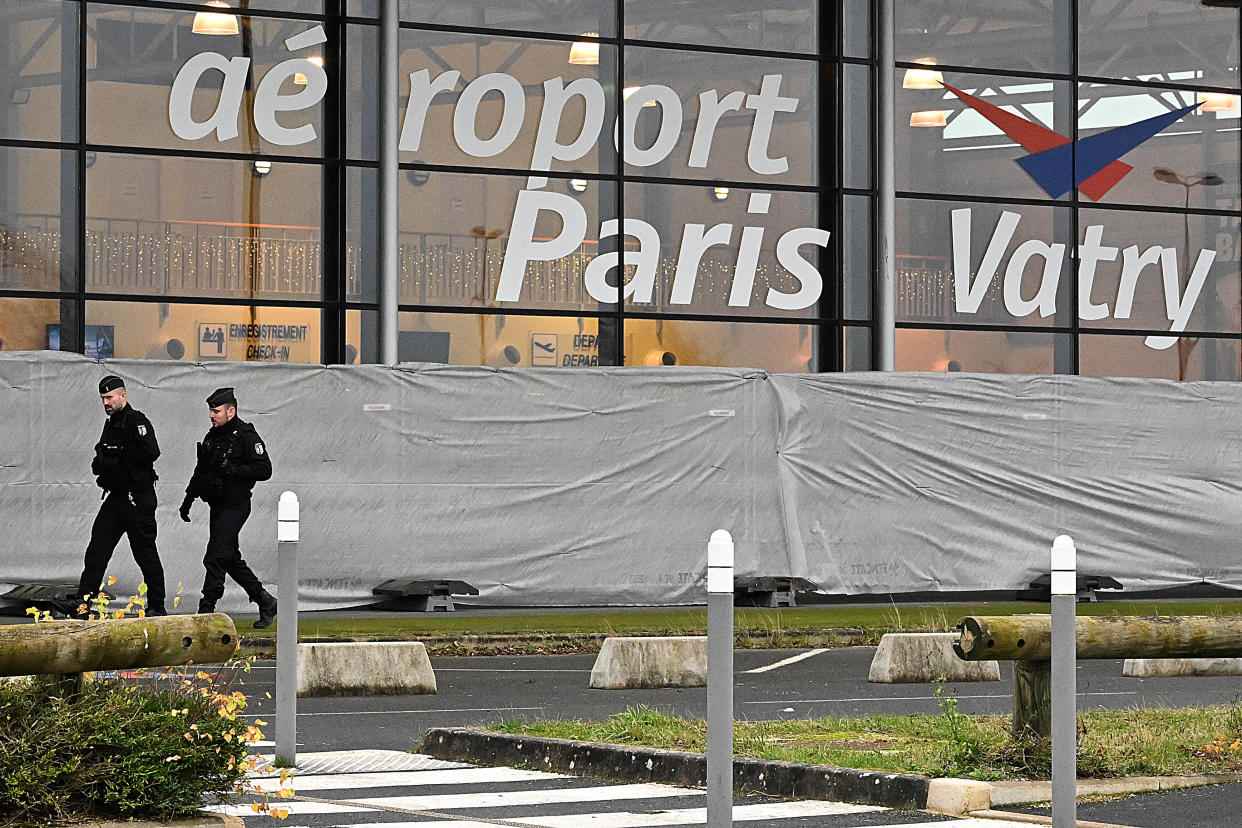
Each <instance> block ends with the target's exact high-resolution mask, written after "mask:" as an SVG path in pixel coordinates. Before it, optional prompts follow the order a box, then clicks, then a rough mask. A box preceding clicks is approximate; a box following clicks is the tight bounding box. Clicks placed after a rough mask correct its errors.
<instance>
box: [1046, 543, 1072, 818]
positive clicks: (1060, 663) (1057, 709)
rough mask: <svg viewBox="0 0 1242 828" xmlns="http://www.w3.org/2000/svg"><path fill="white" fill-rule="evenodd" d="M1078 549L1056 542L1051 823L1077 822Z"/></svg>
mask: <svg viewBox="0 0 1242 828" xmlns="http://www.w3.org/2000/svg"><path fill="white" fill-rule="evenodd" d="M1077 558H1078V551H1077V550H1076V549H1075V548H1074V541H1073V539H1072V538H1071V537H1070V536H1069V535H1058V536H1057V539H1056V540H1054V541H1053V542H1052V675H1051V682H1052V825H1053V828H1073V826H1075V825H1077V824H1078V822H1077V819H1078V800H1077V797H1078V744H1077V740H1078V722H1077V701H1078V699H1077V693H1078V678H1077V676H1076V674H1075V670H1076V669H1077V663H1078V636H1077V630H1076V626H1077V623H1078V620H1077V616H1078V560H1077Z"/></svg>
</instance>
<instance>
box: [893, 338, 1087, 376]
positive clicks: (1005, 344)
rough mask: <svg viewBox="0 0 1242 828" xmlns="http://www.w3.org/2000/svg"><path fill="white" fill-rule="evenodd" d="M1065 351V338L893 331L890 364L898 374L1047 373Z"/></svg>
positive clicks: (1067, 347) (1068, 344)
mask: <svg viewBox="0 0 1242 828" xmlns="http://www.w3.org/2000/svg"><path fill="white" fill-rule="evenodd" d="M1071 347H1072V342H1071V338H1070V335H1069V334H1047V333H1036V332H1030V333H1028V332H1025V331H1021V332H1014V331H932V330H917V331H916V330H909V329H904V330H903V329H899V330H898V331H897V342H896V353H895V355H894V357H895V358H894V362H895V366H896V369H897V370H898V371H937V372H950V373H952V372H956V371H965V372H967V373H980V374H1051V373H1055V372H1056V365H1057V364H1058V363H1061V364H1064V362H1066V361H1068V360H1067V357H1068V355H1069V351H1070V348H1071ZM1057 352H1059V353H1057Z"/></svg>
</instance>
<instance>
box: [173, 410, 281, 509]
mask: <svg viewBox="0 0 1242 828" xmlns="http://www.w3.org/2000/svg"><path fill="white" fill-rule="evenodd" d="M271 476H272V459H271V457H269V456H268V453H267V446H265V445H264V444H263V439H262V438H261V437H259V433H258V432H257V431H255V430H254V426H252V425H251V424H250V423H247V422H245V421H244V420H242V418H241V417H234V418H233V419H231V420H229V421H228V422H227V423H225V424H224V425H222V426H213V427H212V428H211V430H209V431H208V432H207V436H206V437H204V438H203V442H201V443H199V444H198V462H197V463H196V464H195V465H194V474H193V475H192V476H191V477H190V485H188V486H186V487H185V493H186V495H188V496H189V497H191V498H195V497H199V498H202V499H203V500H204V501H205V502H207V503H217V504H225V505H234V506H240V505H243V504H245V503H247V502H248V501H249V500H250V490H251V489H253V488H254V484H255V483H257V482H258V481H260V480H267V479H268V478H270V477H271Z"/></svg>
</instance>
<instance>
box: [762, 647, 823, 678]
mask: <svg viewBox="0 0 1242 828" xmlns="http://www.w3.org/2000/svg"><path fill="white" fill-rule="evenodd" d="M826 652H828V648H827V647H822V648H820V649H818V650H811V651H809V652H805V653H800V654H798V655H796V656H790V657H789V658H782V659H781V660H780V661H778V662H776V663H775V664H769V665H768V666H767V667H756V668H755V669H753V670H743V671H742V672H743V673H766V672H768V671H769V670H779V669H780V668H781V667H786V666H788V665H790V664H796V663H798V662H799V661H805V660H806V659H808V658H810V657H811V656H817V655H819V654H820V653H826Z"/></svg>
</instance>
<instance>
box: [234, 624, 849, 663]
mask: <svg viewBox="0 0 1242 828" xmlns="http://www.w3.org/2000/svg"><path fill="white" fill-rule="evenodd" d="M687 634H688V635H702V634H703V633H702V632H701V631H700V632H697V633H694V632H691V633H687ZM790 634H791V631H788V630H786V631H782V632H781V633H780V635H790ZM799 634H800V633H799ZM614 635H615V633H604V632H599V633H593V632H592V633H537V634H528V633H498V634H495V635H417V634H414V633H411V634H410V635H409V636H405V637H402V638H394V637H392V636H388V637H383V636H299V638H298V643H299V644H332V643H366V642H377V641H383V642H393V641H421V642H422V643H423V644H425V645H426V646H427V652H428V653H429V654H430V655H435V656H450V655H457V654H458V652H459V651H460V650H462V649H463V648H466V649H493V650H497V651H500V652H506V653H507V652H512V651H513V650H515V649H517V648H519V647H522V646H523V645H551V646H555V647H556V648H557V650H558V652H562V653H570V652H572V653H597V652H599V649H600V647H602V646H603V643H604V639H606V638H610V637H613V636H614ZM805 635H806V637H807V642H805V643H799V644H797V645H796V646H797V647H806V646H810V647H820V646H838V647H856V646H860V645H862V644H864V641H865V638H866V632H865V631H864V630H863V629H861V628H855V627H831V628H825V629H822V630H814V631H806V632H805ZM238 637H239V639H240V650H242V651H250V652H254V651H259V652H271V651H274V650H275V649H276V638H275V636H269V635H261V634H259V635H256V634H255V633H254V632H253V631H249V630H247V631H239V632H238ZM776 637H777V634H776V633H772V632H770V631H767V630H751V631H749V632H747V633H746V634H745V638H746V639H748V640H750V641H753V642H762V641H764V640H765V639H773V638H776ZM734 647H735V649H743V648H738V647H737V645H736V643H735V645H734Z"/></svg>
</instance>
